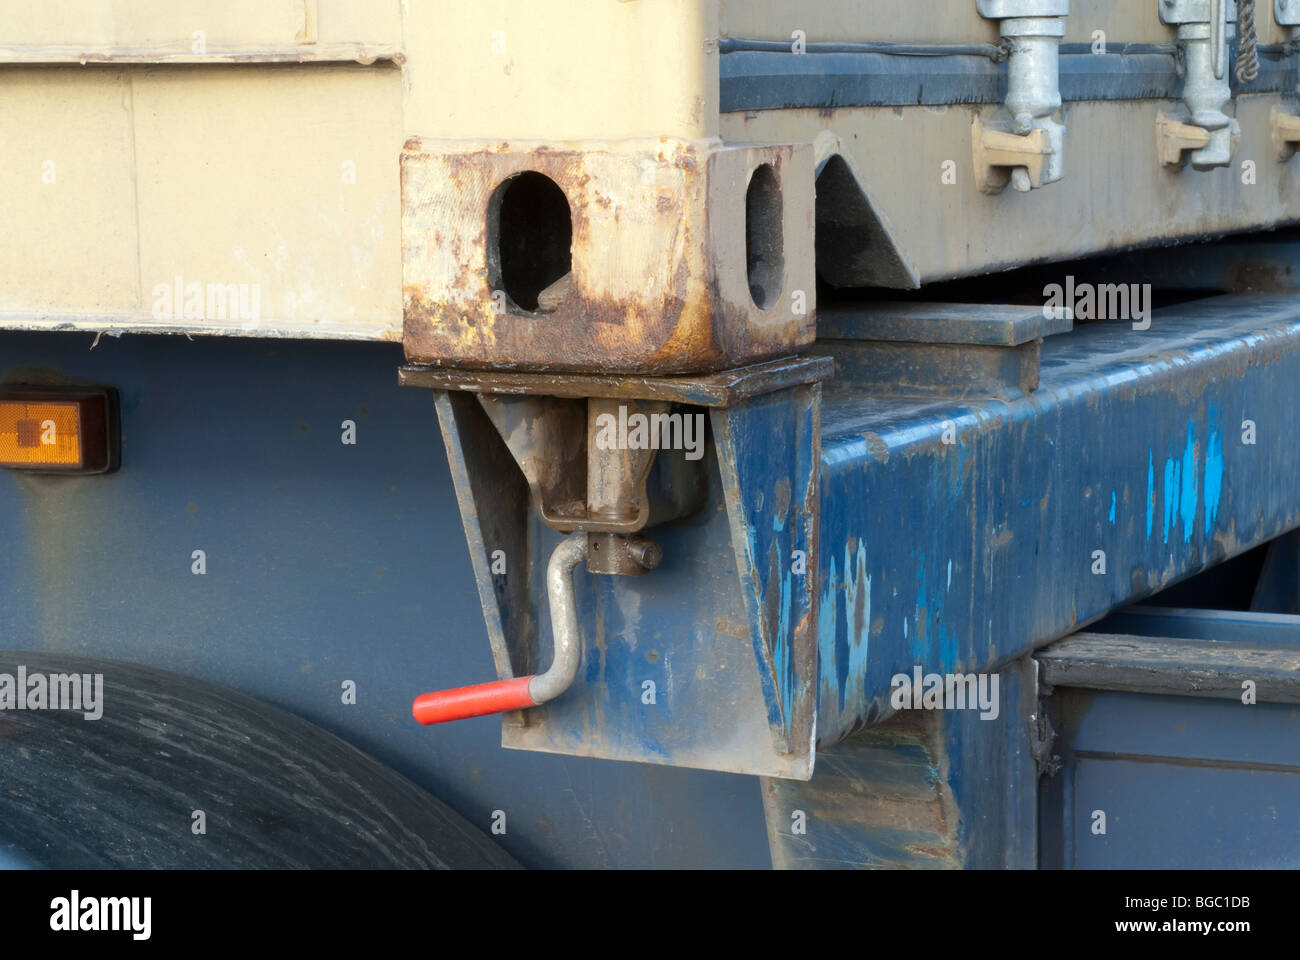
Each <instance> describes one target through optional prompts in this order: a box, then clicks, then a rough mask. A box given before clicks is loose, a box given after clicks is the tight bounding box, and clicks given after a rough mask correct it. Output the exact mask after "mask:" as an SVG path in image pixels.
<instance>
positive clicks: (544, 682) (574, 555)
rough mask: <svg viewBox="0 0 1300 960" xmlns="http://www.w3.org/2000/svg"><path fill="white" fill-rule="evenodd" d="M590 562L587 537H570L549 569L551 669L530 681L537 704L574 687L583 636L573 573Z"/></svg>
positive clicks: (582, 535)
mask: <svg viewBox="0 0 1300 960" xmlns="http://www.w3.org/2000/svg"><path fill="white" fill-rule="evenodd" d="M586 559H587V537H586V536H585V535H584V534H579V533H575V534H570V535H569V536H567V537H565V538H564V539H563V540H561V541H560V545H559V546H558V547H556V548H555V552H554V553H552V554H551V560H550V562H549V563H548V564H547V565H546V595H547V599H548V600H549V601H550V605H551V645H552V647H553V648H554V653H553V654H552V655H551V665H550V667H548V668H547V670H546V672H545V673H539V674H538V675H537V676H535V677H533V678H532V679H531V680H530V681H528V695H529V696H530V697H531V698H532V700H533V703H535V704H536V703H546V702H547V701H548V700H554V699H555V698H556V697H558V696H559V695H560V694H562V693H563V692H564V691H565V690H568V689H569V686H570V685H571V684H572V683H573V678H574V677H576V676H577V675H578V662H579V661H580V660H581V659H582V634H581V633H580V632H579V631H578V604H577V600H576V598H575V597H574V589H573V571H574V570H575V569H576V568H577V566H578V564H580V563H582V562H583V561H584V560H586Z"/></svg>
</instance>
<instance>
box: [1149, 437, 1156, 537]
mask: <svg viewBox="0 0 1300 960" xmlns="http://www.w3.org/2000/svg"><path fill="white" fill-rule="evenodd" d="M1155 518H1156V460H1155V451H1154V450H1153V449H1151V448H1148V449H1147V539H1148V540H1150V539H1151V526H1152V524H1153V523H1154V522H1155Z"/></svg>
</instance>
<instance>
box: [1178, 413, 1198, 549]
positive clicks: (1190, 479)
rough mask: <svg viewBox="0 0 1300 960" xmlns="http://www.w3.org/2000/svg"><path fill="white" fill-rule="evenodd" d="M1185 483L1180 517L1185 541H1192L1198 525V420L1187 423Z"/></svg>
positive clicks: (1180, 497) (1184, 455) (1180, 498)
mask: <svg viewBox="0 0 1300 960" xmlns="http://www.w3.org/2000/svg"><path fill="white" fill-rule="evenodd" d="M1182 475H1183V484H1182V492H1181V494H1180V496H1179V501H1178V502H1179V511H1178V512H1179V519H1181V520H1182V522H1183V543H1191V542H1192V532H1193V530H1194V529H1195V526H1196V421H1195V420H1189V421H1188V423H1187V446H1186V447H1184V448H1183V469H1182Z"/></svg>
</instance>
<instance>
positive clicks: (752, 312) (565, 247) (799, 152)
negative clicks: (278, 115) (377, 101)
mask: <svg viewBox="0 0 1300 960" xmlns="http://www.w3.org/2000/svg"><path fill="white" fill-rule="evenodd" d="M401 168H402V282H403V290H404V304H403V316H404V325H403V337H402V342H403V346H404V348H405V351H406V356H407V358H408V359H409V360H412V361H418V362H424V363H434V364H439V365H442V366H456V367H467V368H475V369H484V370H499V371H506V370H513V369H529V370H552V371H570V372H587V373H594V372H604V373H609V372H619V373H627V374H631V375H637V374H642V373H653V374H657V375H665V374H673V373H686V372H695V371H712V370H720V369H727V368H731V367H737V366H743V365H745V364H750V363H754V362H758V361H761V360H765V359H768V358H770V357H779V356H784V355H789V354H792V353H794V352H796V351H797V350H799V349H800V348H801V347H803V346H806V345H807V344H809V343H811V342H812V340H813V337H814V317H815V313H816V303H815V301H816V276H815V272H814V268H813V249H814V243H813V223H814V216H813V204H814V197H815V192H816V191H815V186H814V153H813V149H812V146H811V144H807V143H802V144H736V143H723V142H721V141H717V140H675V139H670V138H659V139H653V140H623V141H590V142H582V143H546V142H536V141H516V142H509V143H502V142H499V141H494V142H462V141H439V140H419V139H413V140H411V141H410V142H408V143H407V144H406V148H405V150H404V151H403V153H402V160H401ZM512 264H518V265H519V266H518V268H517V269H515V268H512Z"/></svg>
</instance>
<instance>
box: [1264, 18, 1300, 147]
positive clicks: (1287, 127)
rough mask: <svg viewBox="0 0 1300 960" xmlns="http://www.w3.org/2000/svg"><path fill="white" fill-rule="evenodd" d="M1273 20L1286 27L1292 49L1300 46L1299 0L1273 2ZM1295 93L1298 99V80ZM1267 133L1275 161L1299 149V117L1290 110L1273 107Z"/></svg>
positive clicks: (1299, 84) (1299, 94) (1299, 81)
mask: <svg viewBox="0 0 1300 960" xmlns="http://www.w3.org/2000/svg"><path fill="white" fill-rule="evenodd" d="M1273 19H1274V21H1276V23H1277V25H1278V26H1279V27H1287V28H1288V30H1287V32H1288V33H1289V34H1290V45H1291V47H1292V48H1295V47H1298V46H1300V0H1273ZM1295 93H1296V96H1297V97H1300V79H1297V81H1296V89H1295ZM1269 133H1270V136H1271V138H1272V140H1273V149H1274V150H1275V151H1276V152H1277V159H1278V160H1279V161H1280V162H1282V163H1286V162H1287V161H1288V160H1290V159H1291V158H1292V157H1293V156H1295V152H1296V149H1297V147H1300V116H1297V115H1296V114H1295V113H1294V112H1293V111H1292V110H1291V109H1290V108H1288V107H1284V106H1275V107H1274V108H1273V110H1272V112H1271V114H1270V116H1269Z"/></svg>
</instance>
